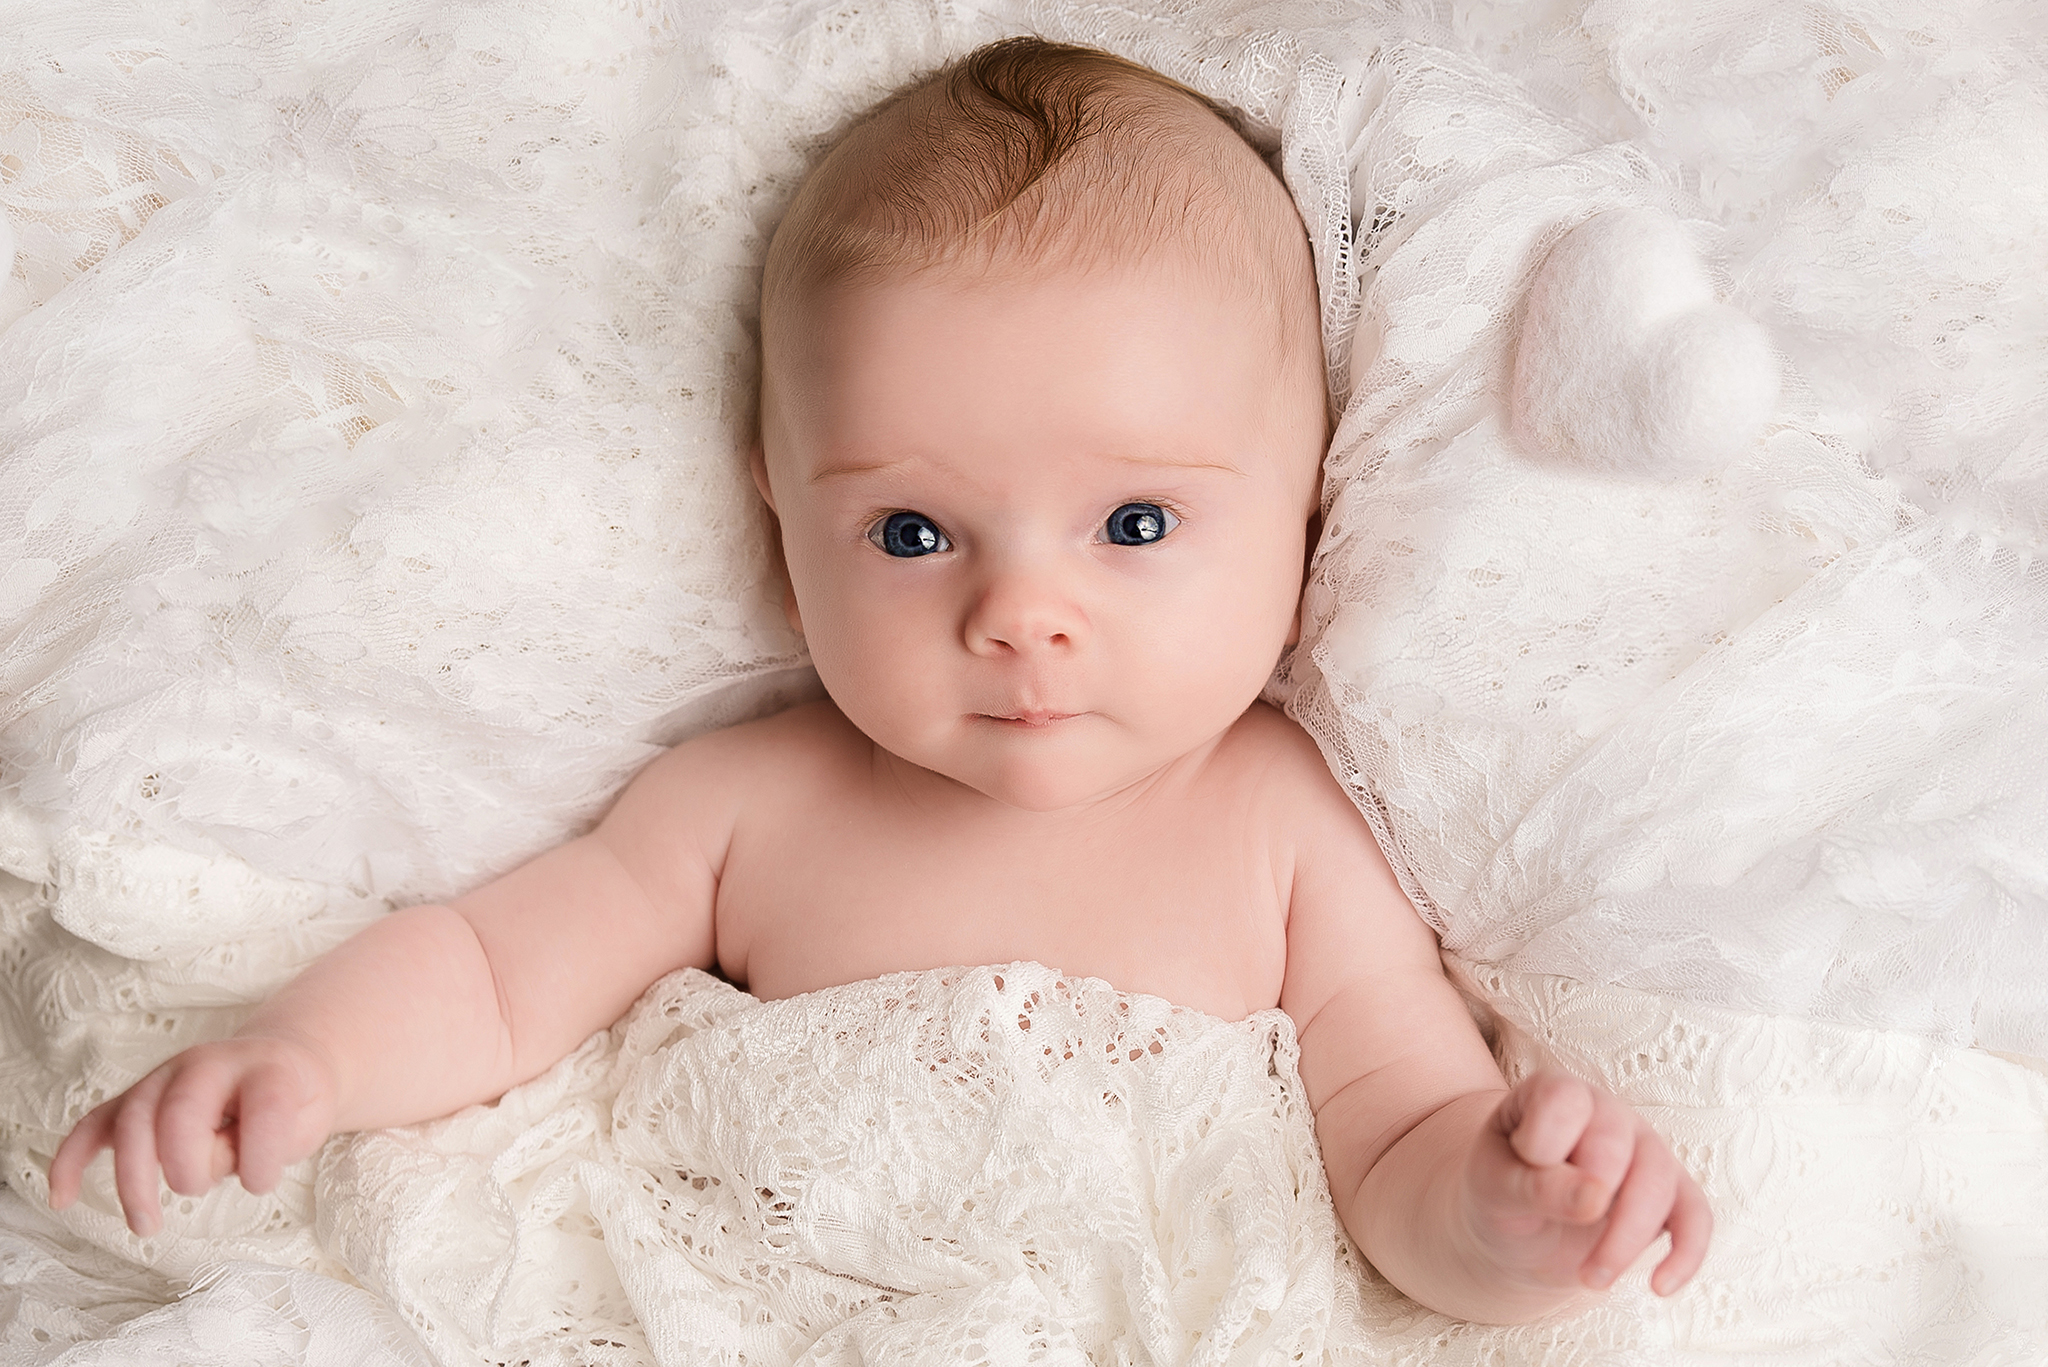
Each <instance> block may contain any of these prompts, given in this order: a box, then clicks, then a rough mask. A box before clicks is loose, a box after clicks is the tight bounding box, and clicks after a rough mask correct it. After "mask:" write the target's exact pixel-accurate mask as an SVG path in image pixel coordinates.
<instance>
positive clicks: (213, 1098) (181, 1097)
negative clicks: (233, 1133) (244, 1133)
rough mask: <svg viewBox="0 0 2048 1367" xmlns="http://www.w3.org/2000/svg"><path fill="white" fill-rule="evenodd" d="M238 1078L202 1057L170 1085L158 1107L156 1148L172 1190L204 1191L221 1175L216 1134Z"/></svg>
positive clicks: (180, 1073)
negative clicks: (216, 1165)
mask: <svg viewBox="0 0 2048 1367" xmlns="http://www.w3.org/2000/svg"><path fill="white" fill-rule="evenodd" d="M234 1084H235V1077H234V1073H233V1072H232V1071H231V1070H230V1069H228V1068H227V1067H225V1066H223V1065H222V1064H220V1063H216V1062H202V1063H195V1064H191V1065H189V1066H187V1067H186V1068H184V1069H183V1070H182V1071H180V1072H179V1074H178V1076H177V1077H176V1078H175V1079H173V1081H172V1082H171V1084H170V1086H168V1087H166V1088H165V1089H164V1094H163V1097H162V1099H161V1100H159V1101H158V1102H157V1107H156V1149H157V1157H158V1159H159V1160H160V1161H161V1162H162V1163H163V1168H164V1181H165V1182H166V1183H167V1184H168V1185H169V1186H170V1188H171V1190H172V1191H175V1192H178V1193H180V1194H181V1195H185V1196H198V1195H200V1194H201V1193H202V1192H204V1191H206V1190H207V1189H208V1188H209V1187H211V1186H212V1185H213V1184H214V1182H215V1181H216V1180H217V1179H216V1177H215V1175H214V1172H213V1168H214V1157H215V1148H216V1135H217V1134H218V1132H219V1130H220V1126H221V1113H222V1110H223V1108H224V1107H225V1106H226V1104H227V1099H228V1097H229V1095H230V1094H232V1092H233V1091H234Z"/></svg>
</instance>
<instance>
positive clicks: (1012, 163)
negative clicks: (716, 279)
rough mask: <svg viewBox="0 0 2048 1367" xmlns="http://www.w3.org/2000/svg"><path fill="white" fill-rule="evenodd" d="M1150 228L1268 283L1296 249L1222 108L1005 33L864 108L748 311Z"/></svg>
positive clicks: (1139, 240) (1120, 249)
mask: <svg viewBox="0 0 2048 1367" xmlns="http://www.w3.org/2000/svg"><path fill="white" fill-rule="evenodd" d="M1276 232H1277V234H1278V235H1279V237H1280V242H1279V246H1280V251H1278V252H1276V251H1275V250H1274V245H1275V234H1276ZM1290 237H1291V239H1292V242H1293V244H1294V245H1293V247H1292V249H1291V255H1293V256H1294V257H1296V258H1298V262H1297V263H1290V262H1288V261H1286V260H1285V257H1286V256H1287V255H1289V254H1290V252H1289V248H1288V243H1287V239H1288V238H1290ZM1159 240H1172V241H1174V242H1175V243H1176V244H1177V245H1181V246H1184V247H1189V248H1193V249H1194V250H1195V251H1196V253H1197V255H1198V256H1200V257H1207V258H1211V259H1212V260H1213V261H1214V263H1215V264H1217V265H1220V266H1222V267H1223V268H1224V269H1226V270H1229V271H1230V272H1231V273H1232V274H1233V275H1236V276H1240V277H1249V279H1250V280H1251V281H1253V282H1256V283H1257V284H1259V285H1262V286H1267V287H1269V288H1270V289H1271V290H1272V291H1273V292H1275V293H1277V292H1279V291H1280V290H1282V289H1284V288H1286V284H1284V283H1283V282H1286V283H1293V282H1292V281H1290V280H1289V278H1288V275H1287V274H1283V272H1285V271H1286V270H1287V267H1288V265H1290V264H1297V265H1298V264H1299V263H1305V262H1306V260H1307V242H1306V239H1305V234H1304V232H1303V229H1302V227H1301V222H1300V219H1299V218H1298V217H1297V216H1296V215H1295V213H1294V209H1293V205H1292V202H1291V201H1290V200H1288V198H1287V195H1286V191H1285V189H1284V188H1283V187H1282V186H1281V184H1280V183H1279V179H1278V177H1277V176H1275V175H1274V174H1273V172H1272V170H1271V168H1270V167H1268V166H1267V165H1266V164H1265V163H1264V161H1263V159H1262V158H1260V156H1259V155H1258V153H1257V152H1256V151H1255V150H1254V149H1253V148H1252V147H1251V145H1250V144H1249V142H1247V141H1246V140H1245V139H1244V138H1243V136H1242V135H1241V133H1240V132H1239V130H1238V128H1237V125H1236V123H1235V121H1234V119H1233V118H1232V116H1231V114H1230V112H1229V111H1228V110H1227V109H1225V108H1224V107H1223V106H1221V105H1219V104H1217V103H1215V102H1214V101H1212V100H1209V99H1207V98H1205V97H1204V96H1202V95H1201V94H1199V93H1198V92H1196V91H1194V90H1191V89H1189V88H1188V87H1187V86H1185V85H1182V84H1181V83H1180V82H1178V81H1175V80H1173V79H1171V78H1169V77H1167V76H1164V75H1162V74H1160V73H1159V72H1156V71H1153V70H1151V69H1150V68H1147V67H1144V66H1141V65H1139V64H1138V63H1136V62H1131V61H1127V60H1125V59H1124V58H1122V57H1118V56H1115V55H1114V54H1112V53H1108V52H1103V51H1099V50H1097V49H1095V48H1087V47H1076V46H1072V45H1069V44H1063V43H1050V42H1046V41H1044V40H1042V39H1037V38H1010V39H1005V40H1003V41H1001V42H996V43H991V44H989V45H987V46H985V47H982V48H979V49H977V50H976V51H974V52H972V53H969V54H968V55H967V56H965V57H963V58H960V59H959V60H957V61H955V62H952V63H950V64H949V65H947V66H945V67H942V68H940V69H939V70H938V71H936V72H933V73H931V74H930V75H928V76H925V77H923V78H922V79H919V80H917V81H913V82H912V83H911V84H909V85H908V86H906V87H904V88H903V89H901V90H899V91H897V92H896V93H895V94H894V95H891V96H890V97H889V98H888V99H886V100H884V101H883V102H882V103H880V104H879V105H877V106H875V108H874V109H872V110H870V111H869V112H868V113H867V114H866V115H865V116H864V117H863V118H862V119H861V120H860V121H859V122H858V123H857V124H855V125H854V127H853V128H852V129H851V130H850V131H849V132H848V133H847V134H846V135H845V136H844V137H843V138H842V139H841V140H840V141H839V143H838V144H837V145H836V146H835V147H834V148H833V150H832V151H831V153H830V154H829V155H827V156H826V158H825V160H824V161H823V162H822V163H820V165H819V166H818V167H817V169H816V170H814V171H813V172H812V174H811V176H810V178H809V179H808V180H807V181H805V183H804V185H803V187H802V188H801V189H800V190H799V191H798V193H797V196H796V199H795V200H794V201H793V203H792V204H791V206H790V209H789V212H788V214H787V215H786V216H785V218H784V220H783V222H782V225H781V227H780V228H779V229H778V230H777V232H776V235H775V239H774V241H773V243H772V244H771V246H770V248H769V253H768V264H767V271H766V276H765V278H764V280H763V285H762V296H763V325H764V327H765V326H767V325H768V315H769V313H771V312H772V311H773V310H774V309H775V308H776V307H777V305H778V304H779V303H780V302H781V301H784V300H787V299H790V298H801V297H804V296H806V295H808V294H809V293H810V292H811V291H812V290H814V289H816V288H818V287H819V286H821V285H824V284H828V283H834V282H842V281H867V280H872V279H875V278H879V277H883V276H886V275H888V274H890V273H892V272H895V271H900V270H913V271H914V270H924V269H931V268H933V267H938V266H966V267H969V268H972V267H975V266H980V267H983V268H986V267H989V266H992V265H994V264H996V263H997V262H998V261H1000V262H1002V263H1004V264H1006V265H1007V264H1011V263H1018V262H1021V263H1023V264H1027V265H1028V264H1033V263H1037V262H1041V261H1044V260H1047V259H1058V260H1061V261H1076V260H1079V261H1086V260H1093V259H1097V258H1099V257H1101V256H1103V255H1106V254H1125V255H1132V254H1138V253H1141V252H1142V251H1143V249H1144V246H1145V244H1147V243H1150V242H1154V241H1159ZM1275 258H1280V259H1275ZM1300 278H1301V277H1300V275H1299V274H1298V273H1295V274H1294V280H1299V279H1300Z"/></svg>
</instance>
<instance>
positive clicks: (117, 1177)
mask: <svg viewBox="0 0 2048 1367" xmlns="http://www.w3.org/2000/svg"><path fill="white" fill-rule="evenodd" d="M164 1082H165V1078H164V1075H163V1074H162V1073H161V1072H156V1073H151V1074H150V1075H149V1076H148V1077H146V1078H144V1079H143V1080H142V1081H140V1082H138V1083H136V1084H135V1085H134V1086H133V1087H131V1088H129V1089H128V1094H127V1095H126V1096H125V1097H123V1098H122V1101H121V1110H120V1112H119V1114H117V1115H116V1116H115V1117H114V1190H115V1191H117V1192H119V1193H120V1196H121V1209H122V1210H123V1211H125V1212H127V1215H128V1228H130V1229H132V1230H134V1231H135V1232H136V1233H137V1234H139V1235H142V1236H143V1237H145V1238H147V1237H148V1236H149V1235H152V1234H154V1233H156V1232H157V1230H159V1229H160V1228H162V1227H163V1218H162V1216H161V1214H160V1213H159V1207H158V1205H157V1163H156V1103H157V1098H158V1097H159V1096H160V1095H162V1093H163V1088H164Z"/></svg>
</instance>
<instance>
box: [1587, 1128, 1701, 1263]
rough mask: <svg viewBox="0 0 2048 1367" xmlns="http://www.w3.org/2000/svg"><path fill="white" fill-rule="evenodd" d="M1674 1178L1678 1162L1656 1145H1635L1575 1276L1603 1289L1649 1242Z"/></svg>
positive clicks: (1665, 1210)
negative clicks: (1603, 1222)
mask: <svg viewBox="0 0 2048 1367" xmlns="http://www.w3.org/2000/svg"><path fill="white" fill-rule="evenodd" d="M1678 1181H1679V1172H1678V1163H1677V1160H1675V1159H1673V1158H1672V1157H1671V1155H1670V1154H1668V1153H1666V1152H1665V1151H1664V1148H1663V1146H1662V1145H1661V1144H1644V1145H1641V1146H1639V1147H1638V1149H1637V1156H1636V1163H1635V1166H1634V1167H1632V1168H1630V1169H1629V1172H1628V1176H1627V1177H1626V1178H1625V1179H1623V1181H1622V1184H1621V1190H1620V1191H1618V1192H1616V1193H1615V1194H1614V1204H1613V1206H1612V1207H1611V1208H1610V1209H1609V1211H1608V1213H1607V1232H1606V1233H1605V1234H1602V1235H1601V1236H1600V1242H1599V1243H1597V1244H1595V1245H1593V1251H1592V1252H1591V1253H1589V1254H1587V1255H1586V1261H1585V1262H1584V1264H1582V1265H1581V1266H1580V1268H1579V1280H1580V1281H1581V1282H1583V1283H1585V1284H1586V1285H1587V1286H1590V1287H1592V1288H1593V1289H1594V1290H1596V1291H1602V1290H1605V1289H1606V1288H1607V1287H1608V1286H1609V1285H1611V1284H1612V1283H1613V1281H1614V1279H1615V1278H1616V1277H1618V1276H1620V1275H1621V1271H1622V1269H1623V1268H1625V1267H1627V1266H1628V1265H1629V1264H1630V1263H1632V1262H1634V1261H1635V1260H1636V1256H1637V1255H1638V1254H1640V1253H1641V1252H1642V1251H1643V1250H1644V1249H1646V1248H1648V1247H1649V1246H1650V1241H1651V1240H1652V1239H1654V1238H1656V1237H1657V1235H1658V1234H1659V1233H1660V1232H1661V1231H1662V1230H1663V1228H1664V1222H1665V1221H1666V1220H1667V1219H1669V1218H1670V1216H1671V1208H1672V1202H1673V1201H1674V1199H1675V1198H1676V1194H1677V1189H1678Z"/></svg>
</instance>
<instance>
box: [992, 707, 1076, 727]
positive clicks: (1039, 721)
mask: <svg viewBox="0 0 2048 1367" xmlns="http://www.w3.org/2000/svg"><path fill="white" fill-rule="evenodd" d="M978 715H980V716H982V717H985V718H986V719H988V720H989V721H999V722H1006V723H1008V724H1009V725H1011V726H1030V727H1040V726H1051V725H1052V724H1053V723H1054V722H1061V721H1072V720H1073V719H1074V718H1075V717H1078V716H1081V715H1082V714H1081V713H1079V712H1057V711H1054V710H1053V709H1052V708H1050V707H1019V708H1014V709H1012V710H1010V711H1008V712H982V713H980V714H978Z"/></svg>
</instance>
